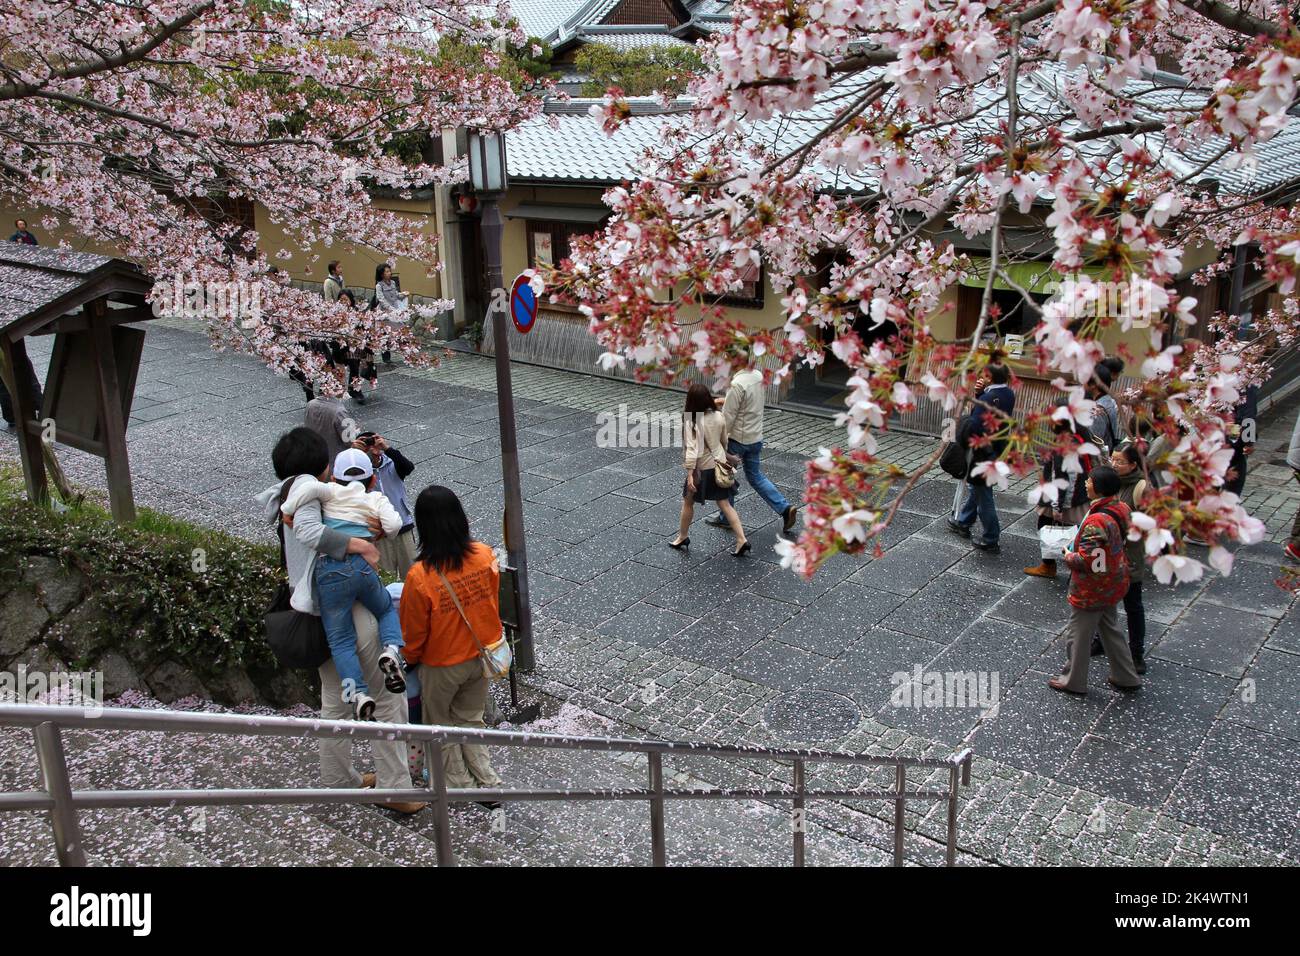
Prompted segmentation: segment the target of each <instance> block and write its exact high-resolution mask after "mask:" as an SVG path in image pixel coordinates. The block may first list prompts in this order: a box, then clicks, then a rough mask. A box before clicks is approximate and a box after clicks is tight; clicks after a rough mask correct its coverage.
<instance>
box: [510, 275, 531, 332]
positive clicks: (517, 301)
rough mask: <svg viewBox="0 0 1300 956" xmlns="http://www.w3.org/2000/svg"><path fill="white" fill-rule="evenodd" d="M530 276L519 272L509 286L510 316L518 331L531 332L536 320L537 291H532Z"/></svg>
mask: <svg viewBox="0 0 1300 956" xmlns="http://www.w3.org/2000/svg"><path fill="white" fill-rule="evenodd" d="M532 278H533V277H532V276H531V275H529V274H528V273H527V272H524V273H520V275H519V277H518V278H517V279H515V284H514V285H512V286H511V287H510V318H511V320H512V321H513V322H514V323H515V328H517V329H518V330H519V331H520V332H523V333H527V332H531V331H532V328H533V323H534V322H536V321H537V293H535V292H534V291H533V286H532Z"/></svg>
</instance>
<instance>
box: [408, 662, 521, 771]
mask: <svg viewBox="0 0 1300 956" xmlns="http://www.w3.org/2000/svg"><path fill="white" fill-rule="evenodd" d="M487 695H488V682H487V678H486V677H484V676H483V664H482V662H481V661H479V659H478V658H477V657H474V658H471V659H470V660H467V661H463V662H461V663H460V664H452V665H451V666H450V667H430V666H429V665H428V664H421V665H420V703H421V705H422V708H423V711H424V722H425V723H426V724H434V725H438V726H443V727H483V726H484V723H483V707H484V705H485V704H486V703H487ZM442 765H443V766H444V767H445V768H446V770H447V786H448V787H453V788H456V789H467V788H471V787H474V786H483V787H496V786H500V784H501V778H500V777H499V776H497V772H496V771H495V770H493V769H492V763H491V761H489V760H488V752H487V748H486V747H484V746H482V745H481V744H464V745H461V744H447V745H446V746H444V747H443V748H442Z"/></svg>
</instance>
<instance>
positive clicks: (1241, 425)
mask: <svg viewBox="0 0 1300 956" xmlns="http://www.w3.org/2000/svg"><path fill="white" fill-rule="evenodd" d="M1258 398H1259V387H1258V386H1256V385H1251V386H1250V387H1249V388H1247V389H1246V395H1245V397H1244V398H1243V399H1242V401H1241V404H1240V405H1238V406H1237V407H1236V408H1234V409H1233V410H1232V426H1231V427H1230V428H1229V430H1228V437H1229V438H1230V439H1231V441H1232V462H1231V463H1230V464H1229V465H1228V479H1227V481H1225V482H1224V483H1223V489H1224V491H1231V492H1232V493H1233V494H1235V495H1240V494H1241V492H1242V489H1243V488H1245V487H1246V472H1247V471H1248V470H1249V469H1248V466H1247V463H1248V461H1249V456H1250V453H1251V452H1252V451H1254V450H1255V430H1256V429H1257V428H1258V427H1259V421H1258V419H1259V405H1258Z"/></svg>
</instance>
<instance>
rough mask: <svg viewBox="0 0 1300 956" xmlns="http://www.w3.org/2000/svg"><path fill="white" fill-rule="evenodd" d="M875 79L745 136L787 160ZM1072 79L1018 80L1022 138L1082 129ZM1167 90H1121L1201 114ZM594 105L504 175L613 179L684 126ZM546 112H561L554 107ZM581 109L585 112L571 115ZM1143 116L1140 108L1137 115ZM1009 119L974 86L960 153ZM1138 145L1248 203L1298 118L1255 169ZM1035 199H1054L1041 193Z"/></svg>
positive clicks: (525, 147)
mask: <svg viewBox="0 0 1300 956" xmlns="http://www.w3.org/2000/svg"><path fill="white" fill-rule="evenodd" d="M874 75H875V72H874V71H867V72H863V73H860V74H854V75H851V76H846V77H843V78H841V79H840V80H839V81H838V82H837V83H835V84H834V85H833V86H832V87H831V89H830V90H828V91H827V92H826V93H824V94H822V95H821V96H820V97H819V98H818V102H817V103H815V104H814V105H813V106H812V107H810V108H808V109H806V110H802V111H799V112H797V113H794V114H790V115H787V116H784V117H782V118H780V119H774V120H769V121H765V122H761V123H756V124H754V125H753V126H752V127H751V128H750V130H751V132H750V137H751V138H752V139H753V140H754V141H755V142H758V143H761V144H762V145H763V146H765V147H767V148H768V149H770V150H772V151H773V152H775V153H777V154H784V153H787V152H789V151H790V150H792V149H794V148H797V147H798V146H800V145H802V144H803V143H805V142H807V141H808V140H809V139H810V138H812V137H813V136H815V135H816V134H817V133H818V132H819V131H820V130H821V129H822V128H823V127H824V125H825V123H826V122H827V121H828V120H829V119H831V118H832V117H833V116H834V115H835V113H836V112H837V111H838V110H839V109H840V108H842V107H843V105H844V104H845V102H846V97H851V96H852V95H853V93H854V92H855V88H856V87H857V86H860V85H862V84H865V83H868V82H870V81H871V79H872V78H873V77H874ZM1068 76H1069V74H1068V72H1067V71H1066V70H1064V69H1063V68H1062V67H1059V66H1056V65H1054V64H1044V65H1042V66H1041V67H1039V68H1038V69H1037V70H1035V71H1033V72H1029V73H1026V74H1025V75H1024V76H1023V77H1022V82H1021V83H1020V85H1019V87H1018V94H1019V96H1018V98H1019V103H1020V115H1021V120H1022V124H1023V125H1022V131H1023V132H1024V134H1025V135H1027V136H1031V137H1033V136H1037V135H1041V131H1042V129H1044V128H1046V127H1047V126H1049V125H1059V126H1060V128H1061V129H1062V130H1063V132H1064V133H1065V134H1066V135H1069V134H1071V133H1073V132H1075V131H1078V130H1081V129H1083V128H1084V127H1083V125H1082V124H1081V123H1080V122H1079V121H1078V120H1077V119H1076V118H1074V115H1073V110H1072V108H1071V107H1070V106H1069V105H1068V104H1067V103H1066V102H1065V101H1064V100H1063V99H1062V98H1061V95H1060V89H1061V87H1062V84H1063V83H1064V82H1065V80H1066V79H1068ZM1170 83H1171V81H1170V80H1169V79H1168V78H1157V79H1155V80H1144V81H1142V82H1141V83H1133V84H1130V86H1129V88H1128V89H1127V91H1126V92H1127V93H1128V94H1129V95H1132V96H1136V97H1138V98H1139V102H1140V103H1143V104H1146V105H1147V106H1148V107H1149V115H1150V116H1152V117H1155V116H1157V115H1158V114H1157V110H1163V109H1168V108H1169V107H1171V106H1182V107H1185V108H1190V109H1193V110H1197V111H1199V109H1200V108H1201V107H1202V106H1203V105H1204V104H1205V101H1206V98H1207V96H1208V95H1209V94H1208V93H1207V92H1206V91H1205V90H1199V89H1194V88H1189V87H1179V86H1171V85H1170ZM590 102H593V101H587V102H583V101H579V102H576V103H573V104H569V105H567V106H565V107H563V110H564V111H565V113H566V114H567V115H564V116H563V117H562V118H561V123H562V126H563V129H562V131H560V132H554V131H552V130H550V129H549V128H548V127H547V125H546V123H545V120H544V119H542V120H539V121H535V122H534V123H533V124H530V125H529V126H528V127H527V128H523V129H520V130H517V131H515V132H513V133H511V134H510V136H511V138H510V140H509V141H508V142H509V149H510V151H511V152H510V160H509V161H510V174H511V175H512V176H518V177H526V178H530V179H557V180H558V179H562V180H565V181H571V182H572V181H589V182H611V181H618V180H621V179H623V178H626V177H632V176H634V175H635V172H636V169H637V167H638V166H639V164H640V161H641V158H642V154H643V153H644V150H645V148H646V147H647V146H651V145H656V144H658V143H660V142H662V132H663V129H664V126H665V125H666V124H668V123H683V122H686V119H685V118H684V117H682V116H680V115H669V116H665V115H637V114H638V113H640V112H643V111H644V109H645V108H647V107H650V105H651V103H652V101H650V100H644V101H637V100H633V101H631V103H632V106H633V116H632V118H631V119H630V120H629V121H628V122H627V123H626V124H625V125H624V126H623V128H621V129H620V130H619V132H618V133H616V134H615V135H614V136H613V137H606V136H605V134H604V133H603V132H602V131H601V129H600V126H599V124H598V123H597V122H596V121H594V120H592V119H591V118H590V117H588V116H586V115H585V110H586V109H587V108H588V107H589V105H590ZM548 109H551V111H552V112H559V111H560V110H559V109H558V108H550V107H548ZM579 111H581V113H582V114H584V115H573V114H574V113H575V112H579ZM1141 113H1142V110H1141V108H1139V116H1141ZM1005 116H1006V98H1005V91H1004V89H1003V88H1002V86H1001V85H1000V84H992V83H991V84H988V85H986V86H983V87H980V88H978V89H977V90H976V91H975V103H974V110H973V111H972V112H971V114H969V118H968V119H966V120H964V121H962V122H961V123H960V124H959V129H960V135H961V139H962V140H963V141H964V143H965V146H966V149H967V150H968V151H973V150H974V148H975V147H976V146H977V144H978V143H979V141H980V140H981V139H983V138H984V137H985V136H987V135H988V134H990V133H993V132H995V131H996V130H997V128H998V124H999V122H1000V121H1002V120H1004V119H1005ZM1035 127H1038V128H1037V129H1036V128H1035ZM1142 140H1143V142H1144V145H1145V146H1146V147H1147V149H1148V150H1150V151H1151V152H1152V154H1153V155H1154V156H1156V158H1157V160H1158V161H1160V162H1161V163H1163V164H1164V165H1165V166H1167V167H1168V168H1170V169H1171V170H1172V171H1173V172H1174V173H1175V174H1177V175H1179V176H1187V175H1191V174H1193V173H1195V174H1196V177H1195V178H1197V179H1216V180H1218V182H1219V184H1220V189H1221V191H1223V192H1225V193H1228V194H1232V195H1240V196H1249V195H1254V194H1258V193H1261V192H1265V191H1268V190H1272V189H1276V188H1278V187H1280V186H1283V185H1287V184H1296V183H1300V120H1296V119H1293V120H1292V122H1291V123H1290V124H1289V125H1287V126H1286V127H1284V128H1283V129H1282V130H1281V131H1280V132H1279V133H1278V134H1276V135H1275V136H1274V137H1273V138H1272V139H1271V140H1269V141H1267V142H1265V143H1261V144H1259V145H1258V146H1257V147H1256V149H1255V154H1256V159H1257V162H1256V164H1255V165H1254V166H1249V165H1247V166H1240V167H1237V168H1231V167H1230V165H1229V163H1228V162H1227V161H1225V160H1223V159H1218V158H1217V154H1218V152H1219V151H1220V150H1221V148H1222V147H1223V145H1224V142H1225V141H1224V140H1223V139H1222V138H1218V139H1212V140H1209V141H1207V142H1204V143H1198V144H1196V145H1194V146H1192V147H1190V148H1187V149H1175V148H1173V147H1172V146H1170V145H1169V144H1168V143H1167V142H1166V141H1165V139H1164V137H1163V136H1161V135H1159V134H1147V135H1146V136H1144V137H1142ZM1078 149H1079V152H1080V153H1081V154H1082V155H1084V156H1086V157H1087V158H1088V159H1089V160H1091V161H1094V162H1105V161H1107V160H1108V159H1110V158H1111V157H1112V156H1113V155H1114V151H1115V144H1114V143H1113V142H1109V141H1102V140H1097V141H1092V142H1087V143H1084V144H1081V145H1080V146H1079V147H1078ZM517 163H518V166H519V168H518V171H517V170H516V164H517ZM1201 167H1204V169H1201ZM817 171H818V172H819V173H820V175H821V179H822V182H823V184H824V186H825V188H827V189H835V190H843V191H849V192H853V191H859V190H863V189H870V188H874V186H875V185H876V184H875V182H874V180H872V179H870V178H868V177H866V176H863V175H856V176H852V177H850V176H847V175H846V174H845V173H844V172H843V171H842V170H836V169H829V168H826V169H819V170H817ZM1040 198H1041V199H1050V198H1051V197H1050V194H1049V193H1047V192H1046V191H1044V192H1042V193H1040Z"/></svg>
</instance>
